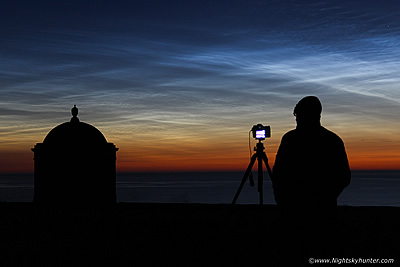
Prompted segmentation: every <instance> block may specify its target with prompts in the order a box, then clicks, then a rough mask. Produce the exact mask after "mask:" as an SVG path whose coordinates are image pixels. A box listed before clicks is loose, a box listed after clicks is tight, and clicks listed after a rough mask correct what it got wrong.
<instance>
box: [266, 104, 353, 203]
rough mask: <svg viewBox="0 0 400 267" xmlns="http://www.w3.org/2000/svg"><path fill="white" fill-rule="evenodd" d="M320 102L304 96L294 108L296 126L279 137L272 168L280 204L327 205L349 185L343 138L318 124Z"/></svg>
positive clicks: (275, 192) (335, 200) (276, 194)
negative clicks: (279, 141)
mask: <svg viewBox="0 0 400 267" xmlns="http://www.w3.org/2000/svg"><path fill="white" fill-rule="evenodd" d="M321 112H322V105H321V102H320V101H319V99H318V98H317V97H315V96H307V97H304V98H303V99H301V100H300V101H299V103H298V104H297V105H296V107H295V109H294V113H293V114H294V116H296V121H297V127H296V129H294V130H291V131H289V132H288V133H286V134H285V135H284V136H283V138H282V141H281V144H280V147H279V149H278V153H277V155H276V160H275V165H274V168H273V177H274V184H273V186H274V194H275V200H276V202H277V204H278V205H279V206H282V207H287V208H329V207H336V206H337V198H338V196H339V195H340V193H341V192H342V191H343V189H344V188H345V187H346V186H348V185H349V183H350V178H351V173H350V168H349V164H348V160H347V155H346V150H345V147H344V144H343V141H342V140H341V139H340V137H339V136H337V135H336V134H335V133H333V132H331V131H329V130H327V129H326V128H324V127H322V126H321V123H320V118H321Z"/></svg>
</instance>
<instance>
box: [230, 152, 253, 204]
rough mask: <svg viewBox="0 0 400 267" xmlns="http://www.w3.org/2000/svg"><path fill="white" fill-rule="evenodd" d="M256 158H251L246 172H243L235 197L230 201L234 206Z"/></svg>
mask: <svg viewBox="0 0 400 267" xmlns="http://www.w3.org/2000/svg"><path fill="white" fill-rule="evenodd" d="M256 158H257V154H254V155H253V156H252V157H251V160H250V163H249V166H248V167H247V170H246V172H245V173H244V175H243V178H242V181H241V182H240V185H239V188H238V190H237V191H236V194H235V197H234V198H233V200H232V204H235V203H236V200H237V199H238V197H239V195H240V192H241V191H242V188H243V186H244V184H245V183H246V179H247V177H248V176H249V174H250V172H251V169H252V168H253V165H254V162H255V161H256Z"/></svg>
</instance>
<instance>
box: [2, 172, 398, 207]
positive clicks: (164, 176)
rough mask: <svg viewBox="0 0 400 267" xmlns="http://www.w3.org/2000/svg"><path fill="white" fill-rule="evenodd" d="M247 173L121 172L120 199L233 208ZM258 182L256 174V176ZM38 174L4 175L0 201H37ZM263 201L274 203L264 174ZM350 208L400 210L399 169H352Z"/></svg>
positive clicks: (247, 199)
mask: <svg viewBox="0 0 400 267" xmlns="http://www.w3.org/2000/svg"><path fill="white" fill-rule="evenodd" d="M243 174H244V173H243V172H141V173H118V174H117V201H118V202H126V203H203V204H230V203H231V202H232V200H233V198H234V196H235V194H236V192H237V190H238V188H239V185H240V182H241V181H242V179H243ZM254 178H255V180H257V179H256V178H257V172H254ZM33 179H34V178H33V174H31V173H29V174H26V173H23V174H15V173H14V174H0V202H32V200H33ZM263 195H264V199H263V203H264V204H275V201H274V197H273V192H272V184H271V181H270V178H269V176H268V174H267V173H264V187H263ZM236 203H237V204H258V203H260V200H259V193H258V191H257V183H256V186H254V187H252V186H250V183H249V181H248V180H246V183H245V184H244V186H243V188H242V190H241V191H240V194H239V197H238V199H237V202H236ZM338 204H339V205H347V206H394V207H400V170H398V171H395V170H389V171H352V181H351V184H350V185H349V186H348V187H347V188H346V189H345V190H344V191H343V193H342V194H341V195H340V197H339V199H338Z"/></svg>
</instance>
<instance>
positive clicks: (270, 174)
mask: <svg viewBox="0 0 400 267" xmlns="http://www.w3.org/2000/svg"><path fill="white" fill-rule="evenodd" d="M262 159H263V161H264V163H265V167H267V171H268V175H269V178H271V181H272V183H273V182H274V177H273V175H272V171H271V168H270V167H269V164H268V157H267V155H266V154H265V153H264V154H263V157H262Z"/></svg>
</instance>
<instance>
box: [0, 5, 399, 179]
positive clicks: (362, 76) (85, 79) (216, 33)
mask: <svg viewBox="0 0 400 267" xmlns="http://www.w3.org/2000/svg"><path fill="white" fill-rule="evenodd" d="M399 14H400V2H399V1H386V0H384V1H282V0H278V1H256V0H250V1H235V0H230V1H199V0H197V1H191V0H185V1H183V0H182V1H167V0H165V1H152V0H149V1H87V0H80V1H40V0H35V1H34V0H32V1H27V0H21V1H16V0H11V1H8V0H5V1H4V0H3V1H0V25H1V26H0V38H1V42H0V147H1V148H0V157H3V159H5V158H9V160H13V161H16V160H18V159H19V157H21V159H22V158H23V159H27V158H29V164H31V163H30V161H31V157H32V155H31V154H32V153H31V151H30V150H29V149H30V148H31V147H33V145H34V144H35V143H37V142H41V141H42V140H43V138H44V137H45V135H46V133H47V132H48V131H49V130H50V129H51V128H53V127H54V126H55V125H57V124H59V123H61V122H64V121H68V120H69V118H70V116H71V115H70V109H71V107H72V106H73V105H74V104H76V105H77V106H78V108H79V117H80V119H81V120H82V121H85V122H89V123H91V124H93V125H95V126H96V127H97V128H99V129H100V130H101V131H102V132H103V133H104V135H105V136H106V138H107V139H108V140H109V141H110V142H114V143H115V144H116V145H117V146H119V147H120V148H121V150H120V152H119V160H120V162H119V166H121V168H122V169H129V168H130V167H129V166H131V167H132V168H133V169H135V168H136V167H138V168H139V166H141V165H142V166H148V165H149V164H150V165H151V164H152V163H154V162H155V161H162V162H165V164H166V165H168V164H170V165H171V166H177V168H180V167H182V168H184V166H180V165H179V162H183V161H182V158H181V157H182V156H179V155H182V154H185V153H189V154H187V155H186V157H193V158H195V160H196V161H197V162H198V164H200V165H201V164H203V165H202V166H201V167H199V168H200V169H202V168H207V164H209V163H207V162H208V161H207V160H209V159H210V157H211V158H212V160H213V161H215V162H221V163H220V165H218V164H217V163H215V164H216V165H215V166H214V165H212V166H213V168H219V167H221V168H225V167H227V166H225V165H226V164H225V163H222V162H223V161H228V160H232V161H233V162H234V161H235V159H236V157H238V158H243V155H245V156H247V155H248V146H247V136H248V131H249V129H250V128H251V126H252V125H253V124H256V123H264V124H269V125H271V127H272V134H273V138H271V140H270V141H269V142H270V144H271V145H270V146H271V148H270V153H271V156H270V157H271V158H272V159H273V158H274V153H276V149H277V146H278V145H279V142H280V138H281V136H282V135H283V134H284V133H285V132H286V131H288V130H290V129H292V128H294V127H295V123H294V118H293V116H292V110H293V106H294V105H295V104H296V103H297V101H298V100H299V99H300V98H302V97H303V96H305V95H317V96H319V97H320V99H321V101H322V102H323V107H324V111H323V119H322V123H323V124H324V125H325V126H326V127H327V128H329V129H331V130H333V131H335V132H336V133H338V134H339V135H340V136H341V137H342V138H343V139H344V141H345V144H346V147H347V149H348V153H349V157H350V158H351V159H353V166H355V167H362V166H361V165H362V163H361V162H363V161H364V160H365V161H364V162H365V164H369V163H370V164H374V162H376V160H375V159H376V157H377V156H379V157H386V158H388V161H385V162H390V163H391V164H392V165H393V164H395V165H396V164H397V163H399V165H398V166H400V153H399V152H397V151H400V137H399V129H400V127H399V118H400V115H399V107H400V15H399ZM154 149H157V151H158V152H157V155H158V156H157V157H154V155H153V156H151V155H148V154H151V153H154ZM229 149H230V150H229ZM227 150H229V151H230V152H226V151H227ZM152 151H153V152H152ZM188 151H190V152H188ZM13 153H14V154H13ZM218 153H221V154H223V153H224V154H225V156H221V155H220V156H217V155H216V154H218ZM246 153H247V154H246ZM211 155H214V156H211ZM363 155H364V156H363ZM357 160H358V161H357ZM368 160H369V161H368ZM247 161H248V158H244V161H243V162H247ZM383 161H384V160H382V162H383ZM3 162H7V161H4V160H3ZM239 162H240V160H239ZM357 162H358V163H357ZM367 162H369V163H367ZM4 164H6V163H4ZM146 164H147V165H146ZM158 164H159V165H156V168H159V169H163V168H164V169H165V168H166V165H163V164H161V163H158ZM182 164H186V163H182ZM224 164H225V165H224ZM360 164H361V165H360ZM382 164H384V163H382ZM7 165H9V163H7ZM135 166H136V167H135ZM179 166H180V167H179ZM382 166H383V165H382ZM1 167H2V166H0V171H1V169H2V168H1ZM364 167H365V166H364ZM366 167H368V166H366ZM386 167H387V166H386ZM389 167H390V166H389ZM193 168H195V167H193ZM240 168H242V166H240ZM5 169H7V168H6V166H3V170H5ZM139 169H140V168H139Z"/></svg>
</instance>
